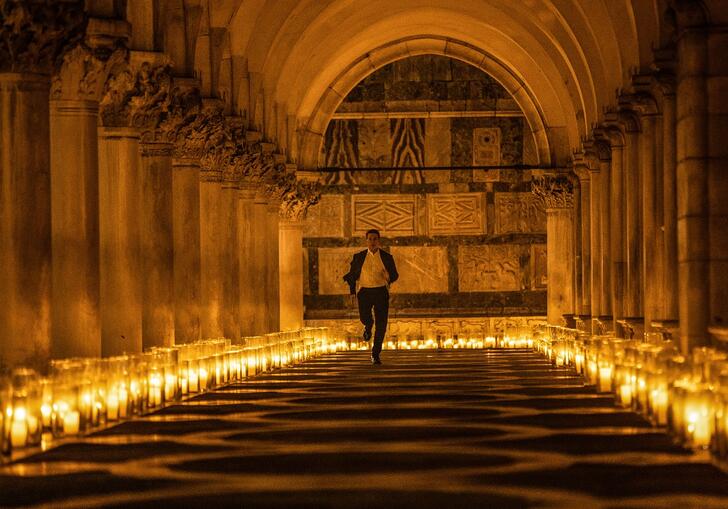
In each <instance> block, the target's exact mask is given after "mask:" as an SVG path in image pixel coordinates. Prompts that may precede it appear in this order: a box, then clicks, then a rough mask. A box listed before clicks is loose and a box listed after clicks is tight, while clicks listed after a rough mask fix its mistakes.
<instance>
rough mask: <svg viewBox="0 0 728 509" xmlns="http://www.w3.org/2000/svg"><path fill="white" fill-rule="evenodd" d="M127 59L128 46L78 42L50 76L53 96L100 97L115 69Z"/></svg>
mask: <svg viewBox="0 0 728 509" xmlns="http://www.w3.org/2000/svg"><path fill="white" fill-rule="evenodd" d="M127 59H128V50H127V49H126V48H124V47H121V46H120V47H117V48H90V47H89V46H87V45H86V44H85V43H83V42H79V43H78V44H76V45H75V46H74V47H73V48H71V49H70V50H68V51H67V52H66V53H65V54H64V55H63V58H62V59H60V61H59V62H60V65H59V68H58V69H57V70H56V72H55V73H54V75H53V78H52V80H51V99H53V100H79V101H99V100H100V99H101V97H102V94H103V92H104V84H105V83H106V79H107V77H108V75H109V73H110V72H111V70H112V69H115V68H117V67H118V66H119V65H120V64H123V63H124V62H126V61H127Z"/></svg>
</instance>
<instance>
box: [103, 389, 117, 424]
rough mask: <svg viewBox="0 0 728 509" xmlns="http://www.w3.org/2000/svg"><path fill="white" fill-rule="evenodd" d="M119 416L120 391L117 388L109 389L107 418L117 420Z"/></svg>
mask: <svg viewBox="0 0 728 509" xmlns="http://www.w3.org/2000/svg"><path fill="white" fill-rule="evenodd" d="M118 418H119V393H118V391H117V390H116V389H112V390H111V391H109V395H108V398H107V399H106V419H107V420H109V421H115V420H117V419H118Z"/></svg>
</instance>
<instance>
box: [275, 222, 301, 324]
mask: <svg viewBox="0 0 728 509" xmlns="http://www.w3.org/2000/svg"><path fill="white" fill-rule="evenodd" d="M279 266H280V270H279V274H280V297H279V299H280V309H281V312H280V328H281V330H295V329H300V328H301V327H303V220H302V219H298V218H286V219H283V220H282V221H281V227H280V241H279Z"/></svg>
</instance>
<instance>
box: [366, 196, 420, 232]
mask: <svg viewBox="0 0 728 509" xmlns="http://www.w3.org/2000/svg"><path fill="white" fill-rule="evenodd" d="M416 212H417V202H416V200H415V197H414V196H413V195H386V194H384V195H371V194H367V195H354V196H352V224H353V230H354V231H353V234H354V235H363V234H364V233H365V232H366V231H367V230H369V229H371V228H376V229H378V230H379V231H380V233H381V234H382V235H386V236H401V235H415V234H416V227H415V225H416Z"/></svg>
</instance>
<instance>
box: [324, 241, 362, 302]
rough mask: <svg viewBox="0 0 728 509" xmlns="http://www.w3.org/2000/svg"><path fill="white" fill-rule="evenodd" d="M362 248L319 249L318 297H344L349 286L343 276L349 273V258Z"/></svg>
mask: <svg viewBox="0 0 728 509" xmlns="http://www.w3.org/2000/svg"><path fill="white" fill-rule="evenodd" d="M363 249H365V248H364V247H320V248H319V249H318V287H319V288H318V293H319V295H345V294H347V293H349V285H347V284H346V283H345V282H344V280H343V279H342V278H343V277H344V274H346V273H347V272H349V267H350V263H351V257H352V256H354V253H358V252H359V251H361V250H363Z"/></svg>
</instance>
